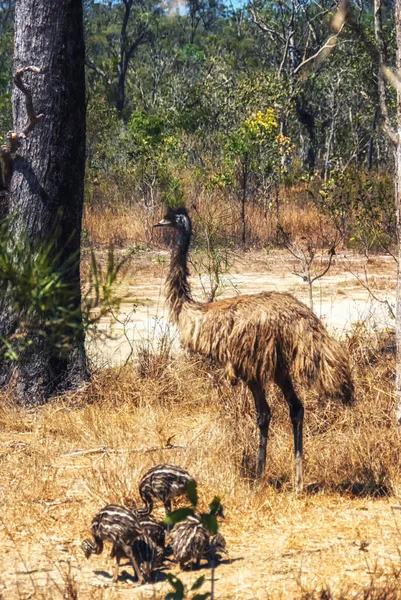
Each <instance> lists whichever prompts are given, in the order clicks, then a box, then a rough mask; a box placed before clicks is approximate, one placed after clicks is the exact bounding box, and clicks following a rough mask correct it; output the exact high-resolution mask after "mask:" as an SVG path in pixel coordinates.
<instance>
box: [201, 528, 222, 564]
mask: <svg viewBox="0 0 401 600" xmlns="http://www.w3.org/2000/svg"><path fill="white" fill-rule="evenodd" d="M219 553H222V554H227V544H226V540H225V539H224V537H223V536H222V535H221V533H216V534H215V535H212V536H211V537H210V539H209V543H208V544H207V546H206V548H205V553H204V556H205V558H206V559H207V560H208V561H209V563H212V562H214V563H216V562H217V561H218V554H219Z"/></svg>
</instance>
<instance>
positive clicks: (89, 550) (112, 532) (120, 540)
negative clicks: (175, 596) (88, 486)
mask: <svg viewBox="0 0 401 600" xmlns="http://www.w3.org/2000/svg"><path fill="white" fill-rule="evenodd" d="M142 535H143V530H142V527H141V524H140V522H139V520H138V517H137V516H136V515H135V514H134V513H133V512H132V511H131V510H129V509H128V508H125V507H124V506H120V505H118V504H109V505H107V506H105V507H104V508H102V510H101V511H100V512H99V513H98V514H97V515H96V516H95V517H94V518H93V520H92V536H93V541H92V540H90V539H86V540H84V541H83V542H82V550H83V551H84V554H85V556H86V558H89V557H90V556H91V555H92V554H101V553H102V552H103V544H104V542H105V541H107V542H111V543H112V544H113V548H112V555H113V556H114V557H115V558H116V566H115V568H114V573H113V582H116V581H117V579H118V571H119V563H120V559H121V556H123V555H125V556H126V557H127V558H128V559H129V560H130V562H131V564H132V567H133V569H134V572H135V574H136V576H137V577H138V581H139V583H144V577H143V575H142V572H141V570H140V569H139V567H138V563H137V561H136V558H135V556H134V553H133V551H132V545H133V543H134V542H135V540H136V539H137V538H138V537H140V536H142Z"/></svg>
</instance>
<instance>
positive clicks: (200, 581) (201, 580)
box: [191, 575, 205, 590]
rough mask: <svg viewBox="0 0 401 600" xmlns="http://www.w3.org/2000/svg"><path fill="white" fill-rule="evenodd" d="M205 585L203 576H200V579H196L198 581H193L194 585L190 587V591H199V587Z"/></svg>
mask: <svg viewBox="0 0 401 600" xmlns="http://www.w3.org/2000/svg"><path fill="white" fill-rule="evenodd" d="M204 583H205V576H204V575H201V576H200V577H198V579H197V580H196V581H195V583H194V584H193V586H192V587H191V590H199V588H200V587H202V585H203V584H204Z"/></svg>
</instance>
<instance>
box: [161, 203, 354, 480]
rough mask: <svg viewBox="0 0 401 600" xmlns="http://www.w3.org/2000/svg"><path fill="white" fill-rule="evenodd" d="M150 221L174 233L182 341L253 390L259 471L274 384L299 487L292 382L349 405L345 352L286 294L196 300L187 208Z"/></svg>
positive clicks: (172, 275) (175, 300)
mask: <svg viewBox="0 0 401 600" xmlns="http://www.w3.org/2000/svg"><path fill="white" fill-rule="evenodd" d="M155 227H173V228H174V229H175V230H176V231H177V243H176V244H175V246H174V247H173V251H172V258H171V264H170V271H169V274H168V276H167V301H168V305H169V310H170V319H171V320H172V322H173V323H175V325H176V326H177V328H178V331H179V334H180V340H181V343H182V344H183V345H184V346H186V347H187V348H188V349H189V350H191V351H194V352H199V353H200V354H203V355H205V356H208V357H211V358H212V359H214V360H215V361H216V362H217V363H219V364H221V365H223V366H224V367H225V370H226V373H227V375H228V376H229V378H230V379H231V381H232V383H234V382H235V381H236V380H237V379H242V380H243V381H244V382H245V383H246V384H247V385H248V387H249V389H250V390H251V392H252V395H253V397H254V400H255V407H256V413H257V422H258V426H259V431H260V443H259V451H258V463H257V477H260V476H261V475H262V473H263V472H264V469H265V466H266V446H267V438H268V430H269V424H270V418H271V415H270V408H269V405H268V403H267V401H266V396H265V386H266V385H267V384H268V383H269V382H271V381H274V383H276V384H277V385H278V386H279V388H280V389H281V390H282V392H283V394H284V397H285V399H286V401H287V403H288V405H289V409H290V417H291V422H292V426H293V431H294V454H295V490H296V491H302V488H303V475H302V425H303V418H304V407H303V405H302V402H301V400H300V399H299V397H298V395H297V393H296V392H295V389H294V380H295V381H297V382H302V383H306V384H307V385H309V386H312V385H315V387H316V388H317V389H318V391H319V392H320V393H323V394H325V395H330V396H336V397H339V398H340V399H341V400H342V401H343V402H344V403H346V404H348V403H350V402H351V400H352V395H353V384H352V380H351V376H350V370H349V365H348V360H347V356H346V354H345V352H344V350H343V349H342V348H341V346H340V344H339V343H338V342H337V341H336V340H334V339H333V338H331V337H330V336H329V334H328V333H327V331H326V329H325V327H324V325H323V324H322V322H321V321H320V320H319V319H318V318H317V317H316V315H315V314H314V313H313V312H312V311H311V310H310V309H309V308H308V307H307V306H305V305H304V304H302V302H299V301H298V300H297V299H296V298H294V296H292V295H291V294H287V293H281V292H262V293H260V294H253V295H242V296H237V297H235V298H227V299H225V300H219V301H217V302H207V303H200V302H195V301H194V300H193V299H192V297H191V290H190V286H189V283H188V275H189V271H188V250H189V244H190V239H191V232H192V226H191V219H190V218H189V216H188V213H187V211H186V209H185V208H177V209H170V210H169V211H168V212H167V214H166V216H165V217H164V219H162V220H161V221H160V222H159V223H157V224H156V225H155Z"/></svg>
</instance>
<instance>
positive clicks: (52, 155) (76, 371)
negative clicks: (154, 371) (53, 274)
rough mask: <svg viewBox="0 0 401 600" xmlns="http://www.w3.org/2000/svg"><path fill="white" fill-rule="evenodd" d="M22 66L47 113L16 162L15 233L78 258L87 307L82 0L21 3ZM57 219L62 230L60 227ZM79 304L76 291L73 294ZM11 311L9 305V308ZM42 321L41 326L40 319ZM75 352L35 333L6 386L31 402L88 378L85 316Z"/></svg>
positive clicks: (76, 279) (11, 322)
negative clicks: (59, 348) (83, 269)
mask: <svg viewBox="0 0 401 600" xmlns="http://www.w3.org/2000/svg"><path fill="white" fill-rule="evenodd" d="M14 44H15V45H14V68H15V70H17V69H20V68H22V67H26V66H28V65H34V66H36V67H39V68H40V69H41V70H42V71H43V74H40V75H37V74H27V75H26V81H27V85H29V86H30V88H31V89H32V91H33V102H34V106H35V109H36V111H37V112H42V113H44V115H45V117H44V119H43V120H42V121H41V122H40V124H39V125H38V126H37V127H36V128H35V129H34V130H33V131H32V132H31V133H30V135H29V137H28V139H27V140H26V141H25V142H24V143H23V144H22V146H21V148H20V149H19V151H18V154H17V156H16V158H15V161H14V164H13V174H12V178H11V184H10V194H9V213H10V214H16V215H17V218H16V221H15V224H14V230H13V231H14V233H15V235H16V236H27V237H28V239H29V240H30V242H31V243H32V244H34V243H35V244H38V243H39V244H40V243H41V242H43V243H47V242H48V241H49V239H51V240H52V242H53V244H54V252H55V255H57V254H58V253H59V255H60V258H59V263H60V265H61V264H63V263H64V262H65V260H66V259H70V258H71V257H72V256H74V255H75V257H76V261H75V262H74V266H73V267H72V268H71V269H70V270H69V271H68V274H67V275H66V276H65V277H68V281H66V283H68V285H69V286H70V289H72V295H73V302H74V306H75V307H76V308H77V309H80V305H81V290H80V271H79V257H80V239H81V221H82V210H83V186H84V169H85V78H84V59H85V51H84V37H83V13H82V0H59V1H58V2H54V0H36V1H35V2H27V1H26V0H17V1H16V7H15V42H14ZM13 113H14V128H15V130H16V131H21V130H23V128H24V125H25V123H26V120H27V116H26V109H25V100H24V97H23V95H22V94H21V92H20V91H19V90H18V89H16V88H14V93H13ZM56 224H57V227H56ZM1 300H2V305H3V310H2V313H1V315H0V335H2V336H5V337H7V336H10V335H12V334H13V333H14V332H15V331H16V330H17V329H18V327H19V326H20V322H21V318H23V315H21V313H17V312H16V309H15V308H14V307H12V306H7V299H4V298H3V299H1ZM69 300H70V301H71V296H70V297H69ZM4 308H5V310H4ZM38 325H39V326H41V325H42V324H41V323H38ZM71 338H72V339H73V340H74V344H73V347H72V349H71V350H70V351H69V352H68V353H66V354H63V353H62V352H60V351H57V350H55V348H54V347H53V346H50V344H48V343H47V342H46V338H44V339H43V337H42V338H36V337H35V336H32V338H31V339H30V340H29V341H30V342H31V345H30V346H29V347H28V348H27V349H26V350H25V351H23V352H22V353H21V355H20V356H19V358H18V360H17V361H14V362H12V361H10V362H4V363H3V365H2V370H1V383H2V384H3V385H4V384H6V383H9V382H10V381H11V382H12V383H13V384H14V391H15V394H16V396H17V399H18V400H19V401H20V402H21V403H23V404H37V403H42V402H44V401H45V400H46V399H47V398H48V397H49V396H51V395H52V394H54V393H55V391H56V390H59V389H66V388H68V387H71V386H75V385H76V384H78V383H79V382H80V381H82V379H83V378H85V377H86V375H87V371H86V359H85V349H84V336H83V332H82V327H81V315H80V312H79V310H78V317H77V318H76V322H74V323H71Z"/></svg>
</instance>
